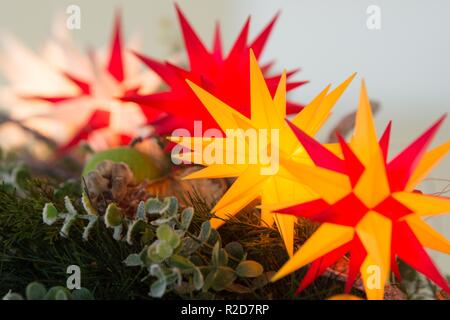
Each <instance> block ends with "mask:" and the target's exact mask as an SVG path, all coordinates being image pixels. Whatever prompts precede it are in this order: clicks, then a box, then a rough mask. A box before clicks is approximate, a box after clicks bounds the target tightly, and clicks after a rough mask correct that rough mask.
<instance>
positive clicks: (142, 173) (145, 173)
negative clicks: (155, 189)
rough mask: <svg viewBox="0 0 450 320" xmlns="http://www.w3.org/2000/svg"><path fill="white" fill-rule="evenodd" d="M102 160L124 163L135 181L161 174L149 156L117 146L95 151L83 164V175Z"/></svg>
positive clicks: (150, 178)
mask: <svg viewBox="0 0 450 320" xmlns="http://www.w3.org/2000/svg"><path fill="white" fill-rule="evenodd" d="M104 160H111V161H114V162H123V163H126V164H127V165H128V166H129V167H130V170H131V171H132V172H133V175H134V179H135V180H136V182H141V181H143V180H145V179H149V180H152V179H155V178H158V177H160V175H161V172H160V170H159V169H158V168H157V166H156V165H155V164H154V163H153V162H152V160H151V159H150V157H149V156H147V155H146V154H144V153H142V152H140V151H138V150H136V149H135V148H132V147H119V148H114V149H109V150H105V151H101V152H97V153H95V154H94V155H93V156H92V157H91V158H90V159H89V160H88V161H87V163H86V165H85V166H84V169H83V176H86V175H87V174H88V173H89V172H91V171H93V170H95V169H96V167H97V165H98V164H99V163H100V162H102V161H104Z"/></svg>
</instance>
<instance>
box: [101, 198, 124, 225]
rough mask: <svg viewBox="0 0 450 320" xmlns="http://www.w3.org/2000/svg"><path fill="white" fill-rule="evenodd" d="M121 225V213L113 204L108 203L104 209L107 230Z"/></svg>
mask: <svg viewBox="0 0 450 320" xmlns="http://www.w3.org/2000/svg"><path fill="white" fill-rule="evenodd" d="M121 223H122V211H121V210H120V208H119V207H118V206H117V205H116V204H115V203H110V204H109V205H108V208H106V213H105V224H106V226H107V227H108V228H114V227H118V226H119V225H120V224H121Z"/></svg>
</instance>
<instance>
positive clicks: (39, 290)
mask: <svg viewBox="0 0 450 320" xmlns="http://www.w3.org/2000/svg"><path fill="white" fill-rule="evenodd" d="M46 293H47V289H46V288H45V286H44V285H43V284H42V283H39V282H31V283H30V284H29V285H28V286H27V288H26V289H25V296H26V297H27V300H42V299H44V297H45V294H46Z"/></svg>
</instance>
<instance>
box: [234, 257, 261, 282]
mask: <svg viewBox="0 0 450 320" xmlns="http://www.w3.org/2000/svg"><path fill="white" fill-rule="evenodd" d="M263 271H264V268H263V266H262V265H260V264H259V263H258V262H256V261H252V260H246V261H242V262H241V263H239V264H238V266H237V267H236V273H237V275H238V276H239V277H243V278H255V277H259V276H260V275H261V274H262V273H263Z"/></svg>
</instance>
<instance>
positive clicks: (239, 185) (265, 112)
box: [170, 52, 354, 255]
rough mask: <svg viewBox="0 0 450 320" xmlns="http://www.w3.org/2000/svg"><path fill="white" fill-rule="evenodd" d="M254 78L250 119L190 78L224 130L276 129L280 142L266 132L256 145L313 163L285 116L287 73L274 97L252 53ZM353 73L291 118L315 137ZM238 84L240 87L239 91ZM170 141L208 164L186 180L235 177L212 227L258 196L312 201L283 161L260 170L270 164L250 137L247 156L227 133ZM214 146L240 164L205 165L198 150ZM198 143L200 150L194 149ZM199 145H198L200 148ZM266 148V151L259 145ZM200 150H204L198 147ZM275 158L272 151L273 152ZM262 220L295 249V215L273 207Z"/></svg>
mask: <svg viewBox="0 0 450 320" xmlns="http://www.w3.org/2000/svg"><path fill="white" fill-rule="evenodd" d="M250 60H251V61H250V66H251V67H250V76H251V78H250V79H251V81H250V85H251V118H250V119H249V118H247V117H245V116H244V115H242V114H240V113H238V112H237V111H235V110H234V109H233V108H231V107H230V106H228V105H226V104H225V103H223V102H222V101H220V100H218V99H217V98H215V97H214V96H212V95H211V94H209V93H208V92H206V91H205V90H204V89H202V88H200V87H198V86H197V85H195V84H193V83H192V82H189V81H188V83H189V85H190V86H191V88H192V90H193V91H194V92H195V94H196V95H197V97H198V98H199V99H200V100H201V101H202V103H203V104H204V106H205V107H206V108H207V109H208V111H209V112H210V113H211V115H212V116H213V117H214V119H215V120H216V121H217V123H218V124H219V125H220V128H221V129H222V130H223V132H225V133H226V132H227V130H230V129H231V130H239V129H241V130H243V131H244V132H247V130H249V129H250V130H253V131H256V132H263V131H264V132H268V133H270V132H277V133H278V134H277V138H278V139H276V141H272V140H273V136H272V135H270V134H268V138H267V140H265V141H262V140H261V139H260V140H259V141H258V147H259V148H260V150H264V152H270V154H271V150H272V149H271V147H275V148H277V149H276V150H277V152H278V153H279V157H280V158H289V159H292V160H293V161H296V162H298V163H303V164H304V165H306V166H311V165H313V163H312V161H311V159H310V158H309V156H308V155H307V153H306V152H304V150H303V148H302V147H301V145H300V144H299V142H298V140H297V139H296V137H295V135H294V134H293V133H292V130H291V129H290V128H289V126H288V125H287V122H286V120H285V118H286V74H285V73H283V75H282V77H281V79H280V82H279V85H278V88H277V91H276V94H275V96H274V98H272V96H271V94H270V92H269V90H268V88H267V85H266V82H265V80H264V77H263V75H262V72H261V70H260V68H259V66H258V64H257V61H256V59H255V57H254V55H253V52H251V53H250ZM353 77H354V75H353V76H351V77H350V78H349V79H347V80H346V81H345V82H343V83H342V84H341V85H340V86H339V87H337V88H336V89H335V90H334V91H332V92H331V93H329V94H327V93H328V89H329V86H328V87H327V88H326V89H325V90H324V91H323V92H322V93H320V94H319V95H318V96H317V97H316V98H315V99H314V100H313V101H312V102H311V103H310V104H309V105H307V106H306V107H305V108H304V109H303V110H302V111H301V112H300V113H299V114H297V115H296V116H295V118H294V119H293V123H294V124H295V125H297V126H299V127H301V128H302V129H303V130H305V131H306V132H308V133H309V134H311V135H314V134H315V133H316V132H317V131H318V130H319V129H320V127H321V126H322V125H323V123H324V122H325V121H326V119H327V118H328V116H329V114H330V110H331V108H332V107H333V106H334V104H335V103H336V101H337V100H338V98H339V97H340V96H341V94H342V93H343V92H344V91H345V89H346V87H347V86H348V84H349V83H350V82H351V80H352V79H353ZM238 89H239V88H237V90H238ZM170 139H171V141H173V142H177V143H179V144H181V145H183V146H185V147H187V148H189V149H191V150H192V152H190V153H185V154H183V155H181V156H180V157H179V158H181V159H183V160H193V162H195V163H198V164H202V165H205V166H207V167H206V168H205V169H203V170H201V171H198V172H195V173H193V174H191V175H189V176H187V177H186V178H187V179H194V178H196V179H198V178H223V177H237V179H236V181H235V182H234V183H233V185H232V186H231V187H230V189H229V190H228V191H227V192H226V194H225V195H224V196H223V197H222V199H221V200H220V201H219V202H218V203H217V204H216V206H215V207H214V208H213V210H212V212H214V213H215V218H213V219H211V223H212V226H213V227H214V228H218V227H220V226H221V225H223V224H224V223H225V220H226V219H228V218H229V217H230V216H233V215H236V214H237V213H238V212H239V211H240V210H242V209H243V208H244V207H246V206H247V205H248V204H249V203H251V202H252V201H254V200H255V199H260V200H261V204H262V206H267V205H273V204H277V203H280V202H281V203H282V202H286V201H297V202H299V201H300V202H303V201H308V200H310V199H312V198H314V197H316V195H315V194H314V193H313V192H312V191H311V190H310V188H308V187H307V186H305V185H304V184H303V183H302V182H301V181H296V180H294V179H293V177H292V176H291V174H290V173H289V171H287V170H286V169H285V168H284V167H283V166H282V165H279V167H278V170H276V172H275V171H274V172H273V173H271V174H262V172H263V170H269V168H268V165H267V164H266V163H262V162H261V161H257V163H254V162H252V161H251V155H250V154H249V149H250V148H255V146H253V145H251V144H250V140H249V139H246V140H245V141H246V146H248V148H245V152H244V154H242V153H243V152H242V151H239V150H236V148H233V149H232V150H230V146H232V145H234V143H235V142H234V140H233V139H234V137H230V136H229V135H227V136H226V137H224V138H220V137H211V138H205V137H203V138H202V137H193V138H186V137H171V138H170ZM211 146H214V147H215V148H214V149H215V153H216V154H217V153H219V154H227V155H228V154H230V153H231V154H232V155H231V156H234V159H237V157H238V156H242V159H243V161H241V163H229V162H227V163H219V164H217V163H207V162H205V161H204V159H202V160H199V159H200V158H199V157H196V156H198V154H199V153H204V152H205V151H206V150H207V148H210V147H211ZM196 147H197V148H196ZM198 147H200V148H198ZM327 147H328V148H329V149H330V150H336V149H337V150H338V148H336V146H335V145H330V146H327ZM261 148H262V149H261ZM199 149H201V150H199ZM271 156H272V154H271ZM261 218H262V221H263V222H265V223H266V224H267V225H269V226H271V225H272V224H273V222H274V221H275V223H276V225H277V227H278V230H279V232H280V233H281V236H282V238H283V240H284V243H285V246H286V249H287V251H288V253H289V254H290V255H292V253H293V245H294V244H293V242H294V223H295V220H296V218H295V217H292V216H287V215H274V214H272V213H271V212H270V211H269V210H266V209H262V212H261Z"/></svg>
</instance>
